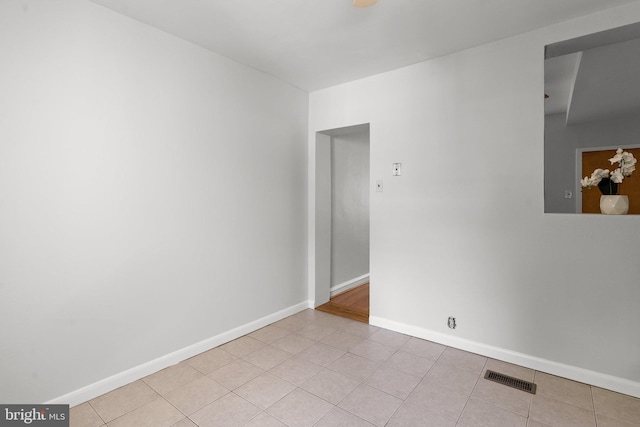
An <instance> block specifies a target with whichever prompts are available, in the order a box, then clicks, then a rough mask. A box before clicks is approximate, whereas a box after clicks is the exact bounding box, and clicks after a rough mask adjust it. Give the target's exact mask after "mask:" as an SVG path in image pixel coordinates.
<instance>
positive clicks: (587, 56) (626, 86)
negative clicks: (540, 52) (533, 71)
mask: <svg viewBox="0 0 640 427" xmlns="http://www.w3.org/2000/svg"><path fill="white" fill-rule="evenodd" d="M556 55H557V56H556ZM546 56H547V57H548V59H547V60H546V61H545V65H544V68H545V73H544V77H545V86H544V91H545V93H546V94H548V95H549V98H547V99H545V102H544V111H545V115H546V114H557V113H564V114H565V115H566V124H567V126H571V125H577V124H584V123H589V122H596V121H603V120H612V119H620V118H629V117H638V116H640V23H636V24H631V25H626V26H624V27H619V28H614V29H611V30H607V31H602V32H599V33H594V34H589V35H586V36H583V37H578V38H575V39H572V40H566V41H561V42H558V43H554V44H553V45H550V46H547V48H546Z"/></svg>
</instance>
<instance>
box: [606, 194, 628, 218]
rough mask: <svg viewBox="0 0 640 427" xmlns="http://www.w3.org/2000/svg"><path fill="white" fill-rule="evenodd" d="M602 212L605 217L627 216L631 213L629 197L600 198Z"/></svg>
mask: <svg viewBox="0 0 640 427" xmlns="http://www.w3.org/2000/svg"><path fill="white" fill-rule="evenodd" d="M600 212H602V213H603V214H605V215H626V214H627V212H629V196H607V195H602V196H600Z"/></svg>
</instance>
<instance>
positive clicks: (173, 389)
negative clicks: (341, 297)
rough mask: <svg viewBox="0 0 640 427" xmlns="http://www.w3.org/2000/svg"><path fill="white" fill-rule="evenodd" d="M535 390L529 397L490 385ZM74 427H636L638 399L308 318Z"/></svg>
mask: <svg viewBox="0 0 640 427" xmlns="http://www.w3.org/2000/svg"><path fill="white" fill-rule="evenodd" d="M486 369H491V370H494V371H498V372H501V373H504V374H506V375H511V376H514V377H517V378H520V379H523V380H527V381H533V382H535V383H536V384H537V387H538V390H537V394H535V395H531V394H528V393H525V392H523V391H519V390H515V389H512V388H509V387H506V386H503V385H499V384H496V383H493V382H490V381H487V380H485V379H484V378H483V376H484V371H485V370H486ZM70 419H71V426H73V427H101V426H109V427H129V426H130V427H145V426H149V427H163V426H167V427H171V426H175V427H194V426H199V427H212V426H225V427H228V426H229V427H230V426H254V427H270V426H290V427H297V426H318V427H326V426H347V427H358V426H363V427H364V426H369V427H370V426H410V427H417V426H431V427H454V426H459V427H483V426H490V427H509V426H522V427H545V426H562V427H564V426H576V427H588V426H599V427H632V426H635V427H638V426H640V399H636V398H633V397H629V396H625V395H622V394H618V393H614V392H611V391H607V390H603V389H601V388H598V387H593V386H589V385H586V384H581V383H577V382H574V381H569V380H567V379H563V378H559V377H555V376H552V375H548V374H545V373H543V372H538V371H533V370H530V369H526V368H522V367H519V366H515V365H510V364H507V363H504V362H500V361H497V360H493V359H487V358H486V357H482V356H479V355H476V354H472V353H467V352H464V351H460V350H456V349H454V348H450V347H445V346H442V345H440V344H436V343H433V342H429V341H424V340H421V339H418V338H414V337H410V336H407V335H402V334H399V333H396V332H392V331H388V330H385V329H380V328H377V327H374V326H370V325H367V324H364V323H359V322H355V321H351V320H348V319H344V318H341V317H336V316H333V315H330V314H327V313H323V312H320V311H315V310H305V311H302V312H300V313H298V314H296V315H294V316H291V317H288V318H286V319H284V320H281V321H279V322H276V323H274V324H272V325H269V326H267V327H265V328H262V329H260V330H258V331H255V332H253V333H251V334H249V335H246V336H243V337H241V338H238V339H237V340H234V341H232V342H229V343H227V344H224V345H222V346H220V347H217V348H215V349H212V350H210V351H207V352H205V353H202V354H200V355H197V356H195V357H193V358H191V359H188V360H185V361H184V362H182V363H179V364H177V365H174V366H172V367H169V368H167V369H164V370H162V371H160V372H157V373H155V374H153V375H150V376H148V377H146V378H143V379H142V380H139V381H136V382H134V383H131V384H128V385H126V386H124V387H121V388H119V389H117V390H114V391H112V392H110V393H107V394H105V395H103V396H100V397H97V398H96V399H93V400H91V401H89V402H86V403H83V404H81V405H78V406H76V407H74V408H72V409H71V415H70Z"/></svg>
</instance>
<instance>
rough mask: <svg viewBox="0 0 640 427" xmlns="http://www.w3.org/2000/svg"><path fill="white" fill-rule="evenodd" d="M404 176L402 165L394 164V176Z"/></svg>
mask: <svg viewBox="0 0 640 427" xmlns="http://www.w3.org/2000/svg"><path fill="white" fill-rule="evenodd" d="M400 175H402V163H394V164H393V176H400Z"/></svg>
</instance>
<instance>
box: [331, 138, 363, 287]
mask: <svg viewBox="0 0 640 427" xmlns="http://www.w3.org/2000/svg"><path fill="white" fill-rule="evenodd" d="M331 166H332V167H331V177H332V180H331V182H332V191H331V287H332V288H333V287H335V286H338V285H341V284H344V283H345V282H350V281H352V280H354V279H356V278H358V277H361V276H363V275H366V274H368V273H369V131H368V129H363V131H361V132H357V133H348V134H344V135H335V136H333V137H332V140H331Z"/></svg>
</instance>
